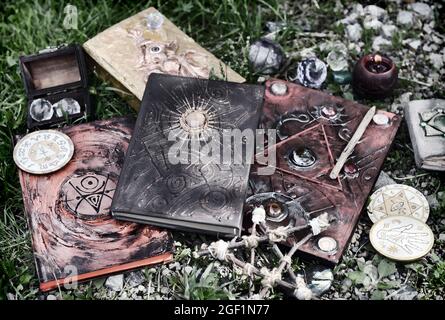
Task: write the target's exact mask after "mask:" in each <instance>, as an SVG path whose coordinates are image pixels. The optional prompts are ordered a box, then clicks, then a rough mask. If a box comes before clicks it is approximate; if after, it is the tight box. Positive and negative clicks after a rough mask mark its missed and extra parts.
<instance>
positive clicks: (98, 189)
mask: <svg viewBox="0 0 445 320" xmlns="http://www.w3.org/2000/svg"><path fill="white" fill-rule="evenodd" d="M115 189H116V184H115V182H114V181H113V180H111V179H110V176H109V174H107V175H102V174H97V173H88V174H84V175H73V176H71V177H70V178H69V179H68V180H67V181H66V182H65V183H64V184H63V186H62V194H63V195H64V203H65V207H66V208H67V209H68V210H69V211H70V212H72V213H74V214H75V215H76V216H77V217H79V218H82V219H87V220H92V219H97V218H100V217H104V216H108V215H109V208H110V205H111V200H112V198H113V194H114V190H115Z"/></svg>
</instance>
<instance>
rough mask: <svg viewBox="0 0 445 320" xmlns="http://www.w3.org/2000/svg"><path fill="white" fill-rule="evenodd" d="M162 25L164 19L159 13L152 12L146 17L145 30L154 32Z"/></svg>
mask: <svg viewBox="0 0 445 320" xmlns="http://www.w3.org/2000/svg"><path fill="white" fill-rule="evenodd" d="M163 23H164V17H163V16H162V14H160V13H159V12H152V13H150V14H149V15H148V16H147V28H148V29H149V30H150V31H156V30H159V28H161V26H162V24H163Z"/></svg>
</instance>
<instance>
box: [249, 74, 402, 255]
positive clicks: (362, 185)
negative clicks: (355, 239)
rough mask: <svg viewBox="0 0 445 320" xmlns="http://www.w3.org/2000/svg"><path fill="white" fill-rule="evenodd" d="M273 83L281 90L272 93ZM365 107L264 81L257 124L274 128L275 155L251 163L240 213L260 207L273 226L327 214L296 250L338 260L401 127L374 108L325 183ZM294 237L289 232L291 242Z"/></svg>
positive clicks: (397, 120) (394, 117) (390, 115)
mask: <svg viewBox="0 0 445 320" xmlns="http://www.w3.org/2000/svg"><path fill="white" fill-rule="evenodd" d="M274 84H275V85H279V86H284V87H285V88H286V90H281V91H275V92H278V93H276V94H274V90H273V88H272V86H273V85H274ZM368 110H369V108H368V107H366V106H364V105H361V104H359V103H356V102H354V101H349V100H345V99H342V98H339V97H335V96H332V95H330V94H328V93H324V92H321V91H318V90H313V89H308V88H305V87H302V86H299V85H296V84H293V83H288V82H284V81H281V80H269V81H268V82H267V83H266V91H265V103H264V104H263V116H262V119H261V122H260V126H261V127H262V128H266V129H276V130H277V132H276V133H277V141H276V143H275V144H273V143H270V145H269V146H268V149H267V150H268V152H269V153H270V152H272V151H275V152H276V163H275V164H270V163H264V161H263V163H261V161H259V162H257V163H256V164H255V165H253V166H252V169H251V174H250V187H251V190H250V195H249V197H248V199H247V201H246V202H247V205H246V206H245V207H244V210H245V214H246V215H247V216H249V215H250V214H251V211H252V208H254V207H255V206H259V205H263V207H264V208H265V210H266V214H267V215H266V222H267V223H268V224H269V226H270V227H277V226H286V225H288V224H289V223H291V224H295V225H299V224H303V223H304V224H305V223H307V222H308V221H309V219H312V218H314V217H316V216H318V215H320V214H323V213H327V214H328V215H329V218H330V220H331V224H330V226H329V227H328V228H327V229H326V230H325V231H323V232H321V233H320V234H318V235H316V236H315V237H313V238H312V239H311V240H310V241H309V242H307V243H305V244H304V245H303V246H302V247H301V248H300V252H301V253H302V254H303V255H309V256H312V257H316V258H319V259H321V260H322V261H323V262H326V263H327V264H336V263H338V262H339V261H340V258H341V256H342V254H343V252H344V250H345V249H346V248H347V245H348V243H349V240H350V238H351V236H352V234H353V232H354V230H355V227H356V225H357V222H358V220H359V218H360V213H361V212H362V209H363V207H364V205H365V202H366V199H367V198H368V195H369V193H370V191H371V189H372V187H373V185H374V183H375V181H376V180H377V177H378V176H379V172H380V169H381V167H382V165H383V162H384V160H385V157H386V154H387V153H388V151H389V149H390V147H391V144H392V142H393V140H394V137H395V135H396V132H397V129H398V128H399V125H400V122H401V118H400V117H399V116H397V115H395V114H393V113H390V112H386V111H383V110H378V111H377V113H376V116H377V117H376V118H375V119H376V121H374V120H372V121H371V122H370V123H369V124H368V125H367V126H366V129H365V131H364V134H363V136H362V137H361V138H360V140H359V142H358V143H357V144H356V145H355V147H354V149H353V152H352V154H351V155H350V156H349V157H348V158H347V161H346V163H345V164H344V165H342V169H341V170H340V174H339V175H338V176H337V177H336V178H335V179H331V178H330V173H331V171H332V170H333V168H334V166H335V164H336V163H337V161H338V159H339V157H340V155H341V154H342V153H343V151H344V150H345V147H346V145H347V144H348V142H349V141H350V139H351V137H352V136H353V135H354V133H355V132H356V130H357V128H358V127H359V126H360V124H361V122H362V120H363V118H364V117H365V115H366V114H367V112H368ZM265 165H268V166H271V167H274V169H275V170H274V172H273V174H271V175H261V174H259V169H260V168H261V169H264V166H265ZM245 220H246V221H249V219H246V218H245ZM304 232H307V231H306V230H305V231H304ZM302 236H304V234H297V235H296V239H301V238H302ZM293 240H294V239H290V241H289V242H292V241H293Z"/></svg>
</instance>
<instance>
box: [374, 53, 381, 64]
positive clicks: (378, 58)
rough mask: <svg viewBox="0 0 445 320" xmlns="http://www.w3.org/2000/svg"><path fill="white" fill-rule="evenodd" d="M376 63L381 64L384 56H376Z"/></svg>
mask: <svg viewBox="0 0 445 320" xmlns="http://www.w3.org/2000/svg"><path fill="white" fill-rule="evenodd" d="M374 62H375V63H381V62H382V56H381V55H379V54H376V55H375V56H374Z"/></svg>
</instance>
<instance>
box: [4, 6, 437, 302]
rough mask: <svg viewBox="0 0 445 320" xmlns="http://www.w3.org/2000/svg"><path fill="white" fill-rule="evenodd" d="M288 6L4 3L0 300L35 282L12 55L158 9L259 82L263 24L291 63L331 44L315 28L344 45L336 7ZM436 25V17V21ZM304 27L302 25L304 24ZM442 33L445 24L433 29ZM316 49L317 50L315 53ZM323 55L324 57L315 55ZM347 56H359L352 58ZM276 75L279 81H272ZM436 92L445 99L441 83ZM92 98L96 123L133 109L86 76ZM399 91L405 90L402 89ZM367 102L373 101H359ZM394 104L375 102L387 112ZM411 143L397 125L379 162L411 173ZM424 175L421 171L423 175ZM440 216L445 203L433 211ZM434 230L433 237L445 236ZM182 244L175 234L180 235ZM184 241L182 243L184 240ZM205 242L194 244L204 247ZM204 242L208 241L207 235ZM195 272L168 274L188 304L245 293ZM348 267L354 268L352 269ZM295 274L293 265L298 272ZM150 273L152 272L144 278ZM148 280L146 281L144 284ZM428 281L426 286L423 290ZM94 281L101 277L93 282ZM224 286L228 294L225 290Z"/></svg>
mask: <svg viewBox="0 0 445 320" xmlns="http://www.w3.org/2000/svg"><path fill="white" fill-rule="evenodd" d="M68 3H69V4H72V5H76V6H77V9H78V13H79V17H78V23H79V25H78V26H79V28H78V30H66V29H64V28H63V20H64V17H65V15H64V11H63V9H64V7H65V6H66V5H67V4H68ZM318 3H319V4H320V8H316V6H314V5H313V1H295V2H293V1H285V0H257V1H248V0H224V1H211V0H179V1H161V0H159V1H112V0H99V1H88V2H84V1H74V0H71V1H66V0H63V1H55V0H46V1H36V0H34V1H26V0H18V1H4V2H3V3H2V5H1V8H0V13H1V15H0V37H1V39H2V42H1V45H0V82H1V87H0V101H1V102H0V257H1V260H0V299H4V298H5V296H6V293H7V292H8V293H13V294H14V295H16V296H17V297H18V298H22V299H24V298H35V297H36V296H37V292H38V291H37V288H38V282H37V277H36V273H35V269H34V261H33V256H32V249H31V242H30V235H29V231H28V229H27V226H26V220H25V215H24V214H23V204H22V198H21V191H20V186H19V182H18V176H17V170H16V167H15V165H14V164H13V160H12V138H13V136H14V135H16V134H19V133H24V132H26V96H25V91H24V88H23V84H22V80H21V78H20V74H19V68H18V57H19V56H20V55H27V54H32V53H35V52H37V51H38V50H40V49H42V48H45V47H47V46H54V45H59V44H62V43H72V42H78V43H83V42H85V41H86V40H87V39H89V38H91V37H93V36H94V35H96V34H97V33H99V32H101V31H102V30H104V29H105V28H107V27H109V26H111V25H113V24H115V23H117V22H119V21H121V20H122V19H124V18H126V17H128V16H131V15H133V14H135V13H137V12H139V11H140V10H142V9H144V8H147V7H149V6H155V7H157V8H158V9H159V10H160V11H161V12H162V13H163V14H165V15H166V16H167V17H168V18H169V19H170V20H172V21H173V22H174V23H175V24H177V25H178V26H179V27H180V28H181V29H182V30H183V31H185V32H186V33H187V34H188V35H190V36H191V37H193V38H194V39H195V40H196V41H197V42H198V43H200V44H201V45H202V46H204V47H205V48H207V49H208V50H209V51H211V52H212V53H213V54H215V55H216V56H217V57H219V58H220V59H222V60H223V61H224V62H225V63H227V64H229V65H230V66H231V67H232V68H233V69H234V70H236V71H237V72H238V73H240V74H241V75H242V76H244V77H245V78H246V79H247V80H248V81H249V82H256V80H257V78H258V76H257V75H255V74H254V73H252V72H251V70H250V69H249V65H248V61H247V52H248V47H249V43H250V42H251V41H252V40H254V39H256V38H258V37H260V36H261V35H264V33H265V32H264V28H265V27H264V26H265V22H266V21H277V22H285V23H286V25H287V28H286V29H285V30H284V31H282V32H280V33H279V34H278V37H277V41H278V42H279V43H280V44H281V46H282V47H283V49H284V50H285V52H286V53H287V54H288V55H292V56H294V58H293V61H290V64H292V63H295V62H296V61H297V60H298V55H297V54H296V53H298V52H299V50H301V49H303V48H310V47H315V46H317V45H318V44H319V43H320V42H322V41H327V40H329V39H330V38H327V37H326V38H323V37H322V38H319V37H313V36H311V35H307V34H303V33H302V31H304V29H306V28H309V29H310V31H314V32H325V33H328V32H332V33H333V34H334V35H335V39H337V40H344V35H343V32H344V28H343V27H342V26H338V25H335V21H337V20H338V19H341V18H342V10H333V9H332V8H333V7H334V6H335V1H318ZM438 21H439V20H438ZM303 22H304V23H303ZM439 28H442V31H443V24H442V26H439ZM411 34H412V31H408V32H406V33H405V34H402V33H398V34H397V37H396V38H395V39H394V41H393V44H394V48H393V50H400V48H401V47H402V40H403V39H404V38H407V36H411ZM371 40H372V34H371V32H365V34H364V42H365V48H364V50H365V52H367V51H369V50H370V47H371V45H372V41H371ZM318 53H320V52H318ZM320 55H321V56H320V57H321V58H322V59H323V58H325V55H326V53H320ZM351 58H352V59H353V60H355V59H356V56H355V54H354V53H351ZM277 76H279V77H280V76H281V77H282V75H277ZM403 85H404V87H403V90H407V91H409V90H411V89H413V87H414V86H415V84H414V83H411V82H406V83H405V82H404V83H403ZM327 87H328V90H330V91H331V92H333V93H336V94H338V95H343V96H345V97H352V94H351V89H350V87H347V86H346V87H344V86H338V85H336V84H333V83H332V82H331V83H330V84H329V85H328V86H327ZM440 90H442V91H438V94H440V92H442V93H443V87H440ZM91 93H92V95H93V97H94V98H95V101H96V102H97V117H98V118H99V119H103V118H109V117H112V116H116V115H122V114H128V113H133V112H134V111H132V110H131V109H130V108H129V107H128V106H127V104H126V103H125V102H124V100H122V99H121V98H120V97H119V96H118V95H117V94H116V92H115V89H114V88H113V87H111V86H110V84H107V83H104V82H102V81H100V80H98V79H96V78H94V77H92V78H91ZM400 93H401V92H400ZM362 102H364V103H374V104H375V102H370V101H366V100H364V101H362ZM391 102H392V99H387V100H385V101H382V102H380V105H381V106H382V107H383V106H387V105H389V104H390V103H391ZM407 146H409V137H408V135H407V132H406V129H402V130H401V132H399V135H398V137H397V139H396V142H395V145H394V149H393V151H392V152H391V153H390V154H389V156H388V159H387V161H386V162H385V167H384V169H385V170H387V171H391V172H400V173H408V172H411V170H412V168H413V167H414V163H413V160H412V158H413V157H412V152H411V151H410V150H409V149H408V148H407ZM424 173H426V175H423V176H422V174H424ZM412 175H413V176H417V175H419V176H421V177H419V178H414V179H411V180H408V181H403V183H408V184H411V185H413V186H416V187H420V186H421V184H422V182H423V181H426V180H427V179H432V180H433V184H432V185H433V186H434V189H436V190H428V191H429V192H433V191H436V192H437V190H443V189H444V188H443V182H444V181H443V179H442V180H441V179H440V178H439V175H438V174H436V173H428V172H424V171H422V170H416V169H415V170H414V172H413V173H412ZM443 211H445V198H444V197H442V198H441V199H440V206H439V208H438V209H436V210H434V212H433V213H434V214H435V215H440V214H441V213H443ZM443 231H444V230H443V227H437V228H436V230H435V232H443ZM178 237H179V238H181V235H178ZM183 238H187V237H183ZM202 239H203V238H197V241H201V240H202ZM204 240H205V239H204ZM441 259H442V260H441V261H442V262H441V263H440V264H437V265H435V266H431V267H429V266H423V269H422V271H419V272H418V273H416V274H418V279H419V280H418V282H417V285H418V286H419V287H430V286H432V287H433V288H437V287H438V286H442V287H443V282H444V275H445V271H444V270H445V269H444V265H443V257H442V258H441ZM193 264H194V271H193V272H192V273H191V274H190V275H184V274H182V275H177V276H175V277H172V278H171V280H170V283H169V285H170V286H171V288H172V289H174V290H175V291H177V295H178V296H183V297H189V298H201V299H205V298H212V297H235V296H237V293H236V291H237V290H241V289H240V288H245V287H246V286H245V283H244V284H242V283H241V284H240V283H238V284H236V285H235V284H231V285H229V286H223V285H222V283H221V281H220V280H221V279H216V278H214V277H213V276H212V275H211V274H212V273H211V272H210V271H211V270H209V271H208V273H207V274H206V275H209V276H206V277H202V274H203V273H205V272H206V267H207V265H205V264H202V262H201V264H200V263H199V262H193ZM353 265H354V264H353ZM295 268H298V266H295ZM150 277H152V275H150ZM150 279H151V278H150ZM424 281H426V282H427V284H424ZM99 282H100V281H99ZM99 282H90V283H88V284H86V289H85V290H84V291H77V292H74V293H72V294H71V293H63V296H64V297H65V298H66V299H71V298H76V299H88V298H92V297H93V294H92V291H93V290H94V288H95V286H96V285H97V286H99V285H98V283H99ZM228 288H229V289H228Z"/></svg>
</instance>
